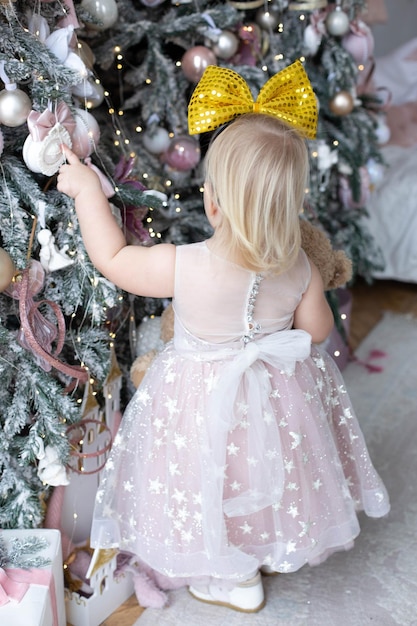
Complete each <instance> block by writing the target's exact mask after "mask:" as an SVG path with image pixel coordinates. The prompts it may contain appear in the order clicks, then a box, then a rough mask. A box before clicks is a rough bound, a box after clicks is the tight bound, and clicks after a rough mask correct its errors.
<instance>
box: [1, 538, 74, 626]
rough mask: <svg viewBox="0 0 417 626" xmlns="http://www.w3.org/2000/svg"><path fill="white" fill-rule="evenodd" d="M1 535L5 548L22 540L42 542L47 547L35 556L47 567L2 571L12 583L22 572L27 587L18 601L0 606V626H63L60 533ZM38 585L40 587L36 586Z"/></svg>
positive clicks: (63, 608) (63, 606)
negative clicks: (45, 560)
mask: <svg viewBox="0 0 417 626" xmlns="http://www.w3.org/2000/svg"><path fill="white" fill-rule="evenodd" d="M0 536H1V538H2V539H3V541H4V542H5V544H6V547H7V548H8V549H9V546H10V543H11V541H12V540H13V539H15V538H16V539H19V540H23V539H24V538H25V537H37V538H42V539H45V540H46V541H47V545H46V547H45V548H44V549H42V550H40V551H39V552H37V553H36V555H34V556H41V557H43V558H44V559H48V560H49V561H50V563H49V564H48V565H45V566H44V567H42V568H38V569H30V570H22V569H17V568H14V567H10V568H5V570H4V571H5V573H6V574H7V575H8V576H9V578H12V579H15V580H19V579H20V577H21V573H22V572H24V574H23V576H24V578H25V579H26V580H27V582H29V583H30V584H29V588H28V589H27V591H26V593H25V594H24V596H23V598H22V599H21V600H20V602H16V601H13V600H11V601H9V602H7V604H4V605H3V606H0V624H1V625H2V626H65V625H66V615H65V600H64V575H63V569H62V550H61V534H60V532H59V530H47V529H28V530H26V529H25V530H22V529H18V530H17V529H16V530H1V531H0ZM48 579H49V580H48ZM32 581H33V582H32ZM40 582H42V584H39V583H40Z"/></svg>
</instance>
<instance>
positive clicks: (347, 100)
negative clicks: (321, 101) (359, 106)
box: [329, 91, 355, 117]
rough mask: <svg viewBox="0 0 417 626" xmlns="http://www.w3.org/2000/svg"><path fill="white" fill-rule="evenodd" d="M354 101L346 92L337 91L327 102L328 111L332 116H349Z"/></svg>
mask: <svg viewBox="0 0 417 626" xmlns="http://www.w3.org/2000/svg"><path fill="white" fill-rule="evenodd" d="M354 106H355V101H354V99H353V96H352V94H351V93H349V92H348V91H339V93H337V94H336V95H335V96H333V98H332V99H331V100H330V102H329V109H330V111H331V112H332V113H333V115H339V116H340V117H342V116H343V115H349V113H352V111H353V107H354Z"/></svg>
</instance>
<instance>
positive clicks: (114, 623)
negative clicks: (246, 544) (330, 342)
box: [102, 280, 417, 626]
mask: <svg viewBox="0 0 417 626" xmlns="http://www.w3.org/2000/svg"><path fill="white" fill-rule="evenodd" d="M351 292H352V296H353V302H352V316H351V324H350V347H351V349H352V350H355V349H356V348H357V347H358V345H359V344H360V342H361V341H362V340H363V339H364V338H365V337H366V335H367V334H368V333H369V332H370V331H371V329H372V328H373V326H375V325H376V324H377V323H378V321H379V320H380V319H381V317H382V315H383V314H384V312H385V311H394V312H397V313H411V314H413V315H415V316H416V317H417V284H406V283H398V282H395V281H382V280H381V281H375V282H374V283H373V284H372V285H368V284H367V283H365V282H362V281H358V282H357V283H356V285H355V286H354V287H353V288H352V289H351ZM143 610H144V609H142V608H141V607H139V606H138V603H137V601H136V598H135V596H132V597H131V598H130V599H129V600H128V601H127V602H125V604H123V605H122V606H121V607H120V608H119V610H118V611H116V612H115V613H113V614H112V615H111V616H110V617H109V618H108V619H106V621H105V622H103V624H102V626H132V624H134V623H135V621H136V620H137V619H138V617H139V615H140V614H141V613H142V612H143Z"/></svg>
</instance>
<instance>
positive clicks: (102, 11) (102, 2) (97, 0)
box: [81, 0, 119, 31]
mask: <svg viewBox="0 0 417 626" xmlns="http://www.w3.org/2000/svg"><path fill="white" fill-rule="evenodd" d="M81 7H82V8H83V9H85V10H86V11H88V13H90V14H91V15H92V16H93V17H95V18H96V19H97V20H99V21H100V24H92V23H89V24H88V27H89V28H91V29H92V30H99V31H102V30H106V29H107V28H110V27H111V26H113V25H114V24H115V23H116V22H117V19H118V17H119V11H118V8H117V4H116V2H115V0H82V2H81Z"/></svg>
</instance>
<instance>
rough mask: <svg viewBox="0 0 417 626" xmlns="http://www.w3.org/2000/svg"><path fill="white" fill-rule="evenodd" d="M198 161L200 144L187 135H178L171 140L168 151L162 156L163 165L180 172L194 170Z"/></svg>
mask: <svg viewBox="0 0 417 626" xmlns="http://www.w3.org/2000/svg"><path fill="white" fill-rule="evenodd" d="M200 159H201V152H200V144H199V143H198V141H197V140H196V139H194V138H193V137H189V136H188V135H179V136H178V137H175V138H174V139H172V141H171V143H170V145H169V148H168V150H167V151H166V152H165V153H164V155H163V161H164V163H166V164H167V165H168V166H169V167H172V168H173V169H174V170H179V171H180V172H186V171H188V170H192V169H194V168H195V167H196V166H197V165H198V164H199V162H200Z"/></svg>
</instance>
